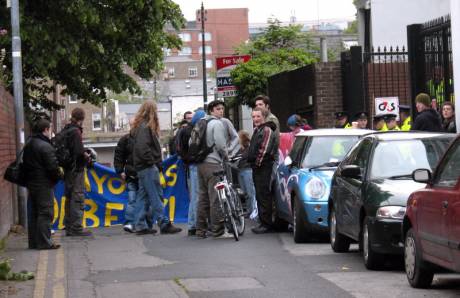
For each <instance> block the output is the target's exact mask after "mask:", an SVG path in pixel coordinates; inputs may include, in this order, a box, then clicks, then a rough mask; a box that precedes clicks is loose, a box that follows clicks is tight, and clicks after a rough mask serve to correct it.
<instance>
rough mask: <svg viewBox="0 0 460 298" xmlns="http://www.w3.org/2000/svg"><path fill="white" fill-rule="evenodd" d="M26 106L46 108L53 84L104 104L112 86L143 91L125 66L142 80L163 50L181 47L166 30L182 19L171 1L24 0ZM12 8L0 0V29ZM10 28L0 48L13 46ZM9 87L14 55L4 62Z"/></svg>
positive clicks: (52, 106) (158, 65)
mask: <svg viewBox="0 0 460 298" xmlns="http://www.w3.org/2000/svg"><path fill="white" fill-rule="evenodd" d="M20 4H21V7H20V15H21V39H22V53H23V55H22V63H23V76H24V106H25V107H26V108H29V107H30V106H36V107H42V108H44V109H47V110H53V109H59V108H60V106H59V105H56V104H55V103H54V102H52V101H50V100H49V99H48V98H49V94H50V93H51V92H52V91H53V84H60V85H62V86H63V87H64V88H63V91H62V92H63V95H66V94H76V95H77V96H78V98H80V99H83V101H88V102H90V103H92V104H96V105H99V104H100V103H102V102H106V101H107V98H108V97H107V94H108V92H109V91H112V92H114V93H122V92H124V91H128V92H130V93H131V94H134V93H138V94H139V93H140V92H141V90H140V88H139V86H138V85H137V83H136V82H135V80H133V79H132V78H131V77H130V76H129V75H127V74H126V73H125V72H124V68H125V65H126V66H129V67H131V68H132V69H133V70H134V72H135V73H136V74H137V75H138V76H140V77H141V78H144V79H149V78H150V77H151V76H152V73H153V72H157V71H160V70H161V69H162V67H163V66H162V61H163V50H164V48H180V46H181V42H180V40H179V39H178V37H177V36H175V35H174V34H171V33H168V32H167V31H165V28H166V26H170V27H171V28H172V29H175V30H178V29H180V28H181V27H183V25H184V22H185V20H184V18H183V16H182V13H181V11H180V8H179V6H178V5H177V4H175V3H174V2H173V1H172V0H131V1H126V0H110V1H108V0H98V1H91V0H61V1H49V0H24V1H20ZM10 23H11V21H10V12H9V9H7V8H6V1H5V0H1V1H0V27H1V28H4V29H7V30H8V32H11V31H10V27H11V26H10ZM10 47H11V36H10V34H8V35H4V36H1V37H0V48H6V49H10ZM5 65H6V69H5V75H6V77H7V79H6V82H5V84H6V86H7V87H8V88H9V89H10V90H11V89H12V81H11V78H12V75H11V69H12V67H11V54H9V55H7V59H6V61H5Z"/></svg>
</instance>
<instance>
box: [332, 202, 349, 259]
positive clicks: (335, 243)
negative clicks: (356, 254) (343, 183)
mask: <svg viewBox="0 0 460 298" xmlns="http://www.w3.org/2000/svg"><path fill="white" fill-rule="evenodd" d="M329 238H330V241H331V247H332V250H333V251H334V252H347V251H348V250H349V249H350V242H351V240H350V238H348V237H347V236H345V235H342V234H340V231H339V229H338V227H337V215H336V212H335V209H334V208H332V209H331V212H330V214H329Z"/></svg>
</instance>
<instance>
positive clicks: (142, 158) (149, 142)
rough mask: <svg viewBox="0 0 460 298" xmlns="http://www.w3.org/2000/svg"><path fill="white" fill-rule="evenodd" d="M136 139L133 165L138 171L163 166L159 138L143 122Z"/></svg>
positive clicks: (134, 133) (133, 133)
mask: <svg viewBox="0 0 460 298" xmlns="http://www.w3.org/2000/svg"><path fill="white" fill-rule="evenodd" d="M132 135H133V137H134V150H133V164H134V168H135V169H136V171H138V172H139V171H142V170H144V169H146V168H149V167H152V166H154V165H157V166H158V167H159V166H160V165H161V146H160V141H159V140H158V136H157V135H156V134H154V133H153V132H152V131H151V129H150V128H149V127H148V126H147V123H145V122H143V123H142V124H141V125H140V126H139V127H138V128H136V129H135V130H134V131H133V132H132Z"/></svg>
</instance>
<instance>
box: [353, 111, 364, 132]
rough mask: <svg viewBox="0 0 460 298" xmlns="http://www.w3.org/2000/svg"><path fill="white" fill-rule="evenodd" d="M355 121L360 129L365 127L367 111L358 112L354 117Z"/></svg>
mask: <svg viewBox="0 0 460 298" xmlns="http://www.w3.org/2000/svg"><path fill="white" fill-rule="evenodd" d="M354 119H355V121H356V122H357V123H358V127H357V128H360V129H367V113H366V112H359V113H357V114H356V115H355V117H354Z"/></svg>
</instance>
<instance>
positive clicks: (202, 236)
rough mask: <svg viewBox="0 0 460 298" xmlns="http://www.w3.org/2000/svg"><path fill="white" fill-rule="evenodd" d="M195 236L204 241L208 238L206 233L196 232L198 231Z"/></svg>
mask: <svg viewBox="0 0 460 298" xmlns="http://www.w3.org/2000/svg"><path fill="white" fill-rule="evenodd" d="M195 236H196V237H197V238H198V239H206V238H207V237H208V235H207V233H206V231H198V230H197V231H196V233H195Z"/></svg>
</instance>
